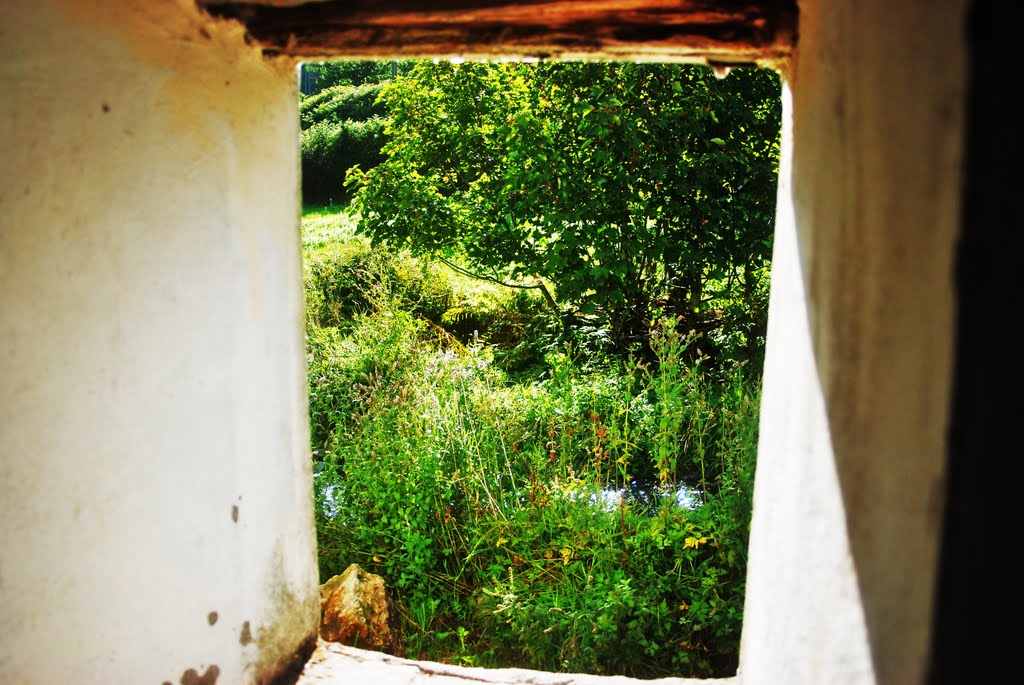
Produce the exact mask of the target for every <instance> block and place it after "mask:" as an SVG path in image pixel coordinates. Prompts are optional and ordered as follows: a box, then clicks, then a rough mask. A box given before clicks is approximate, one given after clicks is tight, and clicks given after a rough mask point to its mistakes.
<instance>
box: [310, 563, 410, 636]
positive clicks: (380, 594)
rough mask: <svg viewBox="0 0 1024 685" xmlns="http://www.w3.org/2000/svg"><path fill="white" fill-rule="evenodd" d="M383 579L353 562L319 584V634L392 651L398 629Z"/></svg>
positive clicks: (392, 605)
mask: <svg viewBox="0 0 1024 685" xmlns="http://www.w3.org/2000/svg"><path fill="white" fill-rule="evenodd" d="M396 616H397V614H396V612H395V607H394V604H393V603H392V601H391V599H390V598H389V597H388V595H387V590H386V589H385V587H384V579H383V578H381V577H380V576H378V575H375V574H373V573H367V572H366V571H364V570H363V569H362V568H361V567H360V566H359V564H352V565H351V566H349V567H348V568H347V569H345V572H344V573H342V574H341V575H340V576H334V577H333V578H331V579H330V580H328V581H327V582H326V583H324V584H323V585H321V586H320V637H321V638H322V639H324V640H327V641H328V642H340V643H342V644H346V645H350V646H352V647H359V648H361V649H376V650H380V651H383V652H388V653H390V654H394V651H395V649H396V648H397V647H398V631H397V625H396Z"/></svg>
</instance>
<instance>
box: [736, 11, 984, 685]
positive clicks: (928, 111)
mask: <svg viewBox="0 0 1024 685" xmlns="http://www.w3.org/2000/svg"><path fill="white" fill-rule="evenodd" d="M965 6H966V3H965V2H961V1H956V2H944V3H930V2H916V1H914V0H898V1H897V0H858V1H857V2H828V1H827V0H805V1H803V2H801V3H800V24H799V42H798V47H797V51H796V58H795V61H794V62H793V63H792V64H790V65H787V67H786V69H785V73H786V80H787V88H788V89H790V91H791V93H792V96H791V97H790V98H789V101H788V102H787V107H786V110H787V121H786V124H785V145H784V147H785V148H786V154H785V159H784V160H783V165H782V171H781V178H780V192H779V209H778V221H777V228H776V243H775V254H774V261H773V265H772V293H771V298H772V299H771V306H770V311H769V329H768V350H767V355H766V364H765V378H764V392H763V397H762V409H761V440H760V445H759V451H758V467H757V483H756V487H755V495H754V521H753V525H752V529H751V540H750V557H749V567H748V585H747V599H746V609H745V616H744V626H743V645H742V650H741V656H740V675H741V679H742V682H743V683H744V685H748V684H749V685H762V684H764V685H777V684H778V683H791V684H792V683H801V684H807V685H812V684H820V683H829V684H830V685H840V684H843V683H851V684H853V683H857V684H861V683H864V684H867V683H875V682H878V683H900V684H903V683H907V684H911V683H915V684H916V683H921V682H923V678H924V674H925V668H926V663H927V651H928V646H929V639H930V634H929V626H930V622H931V618H932V603H933V593H934V588H935V568H936V560H937V550H938V543H939V532H940V531H939V526H940V523H941V514H942V502H943V494H944V490H943V482H942V479H943V469H944V465H945V455H946V430H947V422H948V411H949V393H950V387H951V377H952V371H951V369H952V329H953V312H954V301H953V263H954V254H955V242H956V237H957V234H958V228H959V222H960V215H959V212H960V186H961V174H962V172H961V156H962V128H963V100H964V97H965V60H966V48H965V45H964V29H963V26H964V16H963V15H964V11H965Z"/></svg>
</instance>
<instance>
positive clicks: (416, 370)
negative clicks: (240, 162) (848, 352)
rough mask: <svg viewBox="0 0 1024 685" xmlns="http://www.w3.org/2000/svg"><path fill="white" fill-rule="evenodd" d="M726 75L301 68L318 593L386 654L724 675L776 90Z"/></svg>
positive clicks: (747, 74)
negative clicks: (387, 605)
mask: <svg viewBox="0 0 1024 685" xmlns="http://www.w3.org/2000/svg"><path fill="white" fill-rule="evenodd" d="M722 76H723V74H714V73H712V71H711V70H710V69H709V68H708V67H702V66H695V65H668V64H626V63H621V64H620V63H572V62H567V63H545V62H539V63H526V62H516V63H492V64H480V63H465V64H461V65H460V64H457V63H454V62H450V61H444V62H442V61H433V62H430V61H428V62H415V61H409V60H390V61H388V60H385V61H378V62H329V63H320V64H308V63H307V64H303V65H302V66H301V67H300V76H299V78H300V90H301V93H302V94H301V95H300V98H301V103H300V110H301V114H300V116H301V125H302V142H301V145H302V165H303V166H302V168H303V200H304V205H305V209H304V216H303V249H304V259H305V276H306V298H307V300H306V305H307V344H308V363H309V383H310V415H311V426H312V440H313V456H314V473H315V482H316V495H315V496H316V499H317V507H316V512H317V514H316V515H317V532H318V552H319V558H320V572H321V581H322V582H323V581H326V580H327V579H328V578H330V577H332V576H333V575H336V574H339V573H341V572H342V571H344V570H345V568H346V567H347V566H348V565H349V564H350V563H358V564H360V565H361V566H362V567H363V568H364V569H365V570H367V571H369V572H371V573H377V574H380V575H381V576H382V577H383V578H384V579H385V582H386V583H387V585H388V587H389V590H390V591H391V593H392V594H393V597H394V599H395V600H396V608H397V613H398V615H399V621H400V623H401V627H402V630H401V634H402V635H403V644H402V645H401V646H400V647H399V648H398V649H397V650H396V651H397V653H398V654H399V655H403V656H407V657H411V658H420V659H429V660H437V661H447V662H450V663H456V664H463V665H479V666H518V667H525V668H534V669H540V670H552V671H562V670H565V671H575V672H588V673H598V674H621V675H629V676H634V677H659V676H666V675H678V676H689V677H724V676H729V675H733V674H735V670H736V665H737V660H738V652H739V634H740V627H741V620H742V610H743V585H744V581H745V571H746V566H745V563H746V562H745V559H746V545H747V536H748V530H749V523H750V517H751V497H752V488H753V473H754V461H755V456H756V447H757V445H756V442H757V440H756V435H757V416H758V402H759V380H760V374H761V367H762V361H763V349H764V348H763V345H764V335H765V328H766V324H767V293H768V278H769V267H770V265H769V259H770V254H771V242H772V231H773V226H774V203H775V188H776V183H777V175H778V157H779V144H780V141H779V128H780V119H781V92H780V91H781V86H780V84H779V79H778V76H777V75H776V74H775V73H774V72H769V71H767V70H754V69H740V70H735V71H734V72H733V73H731V74H729V75H728V76H726V77H725V78H722ZM346 177H347V181H346V180H345V178H346Z"/></svg>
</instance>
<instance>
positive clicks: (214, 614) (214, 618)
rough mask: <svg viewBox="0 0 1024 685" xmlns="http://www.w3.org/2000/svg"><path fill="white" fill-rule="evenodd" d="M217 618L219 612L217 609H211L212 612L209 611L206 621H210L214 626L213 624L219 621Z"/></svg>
mask: <svg viewBox="0 0 1024 685" xmlns="http://www.w3.org/2000/svg"><path fill="white" fill-rule="evenodd" d="M217 618H218V616H217V612H216V611H211V612H210V613H208V614H207V615H206V622H207V623H209V624H210V625H211V626H212V625H213V624H215V623H216V622H217Z"/></svg>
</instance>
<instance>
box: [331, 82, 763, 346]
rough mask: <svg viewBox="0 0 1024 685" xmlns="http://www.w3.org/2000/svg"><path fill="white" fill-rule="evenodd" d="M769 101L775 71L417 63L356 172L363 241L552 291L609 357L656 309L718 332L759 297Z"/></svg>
mask: <svg viewBox="0 0 1024 685" xmlns="http://www.w3.org/2000/svg"><path fill="white" fill-rule="evenodd" d="M779 94H780V83H779V79H778V76H777V75H776V74H775V73H774V72H771V71H767V70H736V71H734V72H732V73H731V74H730V75H729V76H728V77H727V78H724V79H718V78H716V77H715V76H714V74H713V73H712V71H711V70H710V69H708V68H706V67H702V66H689V65H664V64H590V63H572V64H566V63H533V64H523V63H519V64H475V63H464V64H451V63H445V62H441V63H437V64H433V63H421V64H419V65H417V66H416V67H415V68H414V69H413V70H412V71H411V73H410V74H409V75H408V76H407V77H404V78H399V79H396V80H395V81H394V82H392V83H391V84H390V85H388V86H386V87H385V89H384V91H383V93H382V99H383V100H384V101H385V102H386V104H387V107H388V109H389V111H390V114H391V117H392V118H391V123H390V126H389V128H388V131H389V142H388V143H387V145H386V146H385V148H384V151H383V152H384V155H385V157H386V160H385V161H384V162H383V163H382V164H380V165H378V166H376V167H375V168H373V169H371V170H368V171H366V170H362V169H354V170H353V171H352V172H350V174H349V183H350V184H353V185H354V186H355V187H356V188H357V189H358V190H357V193H356V195H355V198H354V202H355V206H356V208H357V209H358V210H359V212H360V214H361V221H360V230H361V231H363V232H365V233H367V234H369V235H370V236H371V237H372V238H373V239H374V240H375V241H378V242H379V241H387V242H389V243H392V244H397V245H409V246H411V247H412V248H413V249H415V250H418V251H420V252H422V253H432V254H438V255H448V256H451V255H455V254H462V255H464V256H465V258H467V259H468V260H469V262H470V263H471V264H472V265H473V266H474V268H476V269H478V270H479V271H480V272H481V273H483V274H486V275H488V276H491V277H494V278H502V279H520V280H523V279H538V278H543V279H546V280H548V281H550V282H552V283H554V285H555V288H556V291H557V296H558V299H559V300H560V301H561V303H562V304H563V305H565V306H567V307H568V308H569V309H571V310H572V311H573V312H574V313H578V314H580V315H583V316H587V315H597V316H598V317H599V318H600V321H601V322H602V325H604V326H607V328H608V330H609V331H610V334H611V337H612V340H613V341H614V343H615V344H616V346H617V347H618V348H619V349H628V348H630V347H632V346H634V344H635V343H641V344H643V343H645V342H646V340H647V336H648V322H649V321H650V320H651V315H652V312H653V311H654V310H656V309H660V310H662V311H663V312H665V313H671V314H673V315H676V316H679V317H682V319H683V322H684V326H688V327H690V328H695V329H698V330H701V329H702V328H703V329H706V328H710V327H712V326H714V325H715V323H716V322H718V321H720V320H721V318H722V315H723V314H724V313H725V312H726V311H727V310H729V309H730V306H731V305H735V303H737V302H741V301H743V302H744V304H743V306H742V307H735V306H734V307H733V309H734V310H735V313H737V314H741V312H742V311H743V310H744V309H747V308H749V306H750V304H749V303H750V302H752V301H753V299H756V298H755V296H756V295H757V293H758V292H760V291H763V290H764V288H765V284H766V276H767V266H768V262H769V259H770V254H771V242H772V227H773V216H774V203H775V185H776V178H777V171H778V153H779V128H780V113H781V107H780V101H779ZM757 306H761V305H757ZM743 317H746V318H747V319H749V321H747V329H746V336H747V338H748V342H751V343H753V342H756V340H757V338H758V336H763V330H759V329H762V328H763V321H764V320H766V317H764V316H761V314H760V313H758V312H750V311H746V312H745V313H742V314H741V315H740V318H743Z"/></svg>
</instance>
